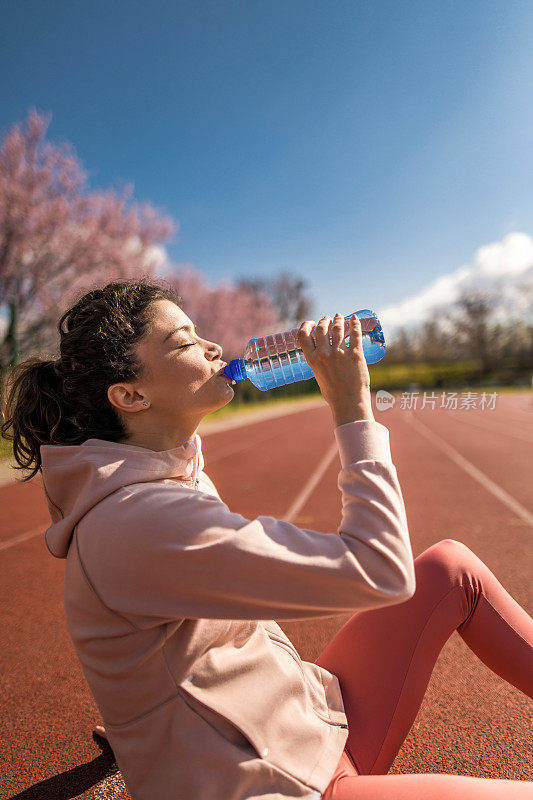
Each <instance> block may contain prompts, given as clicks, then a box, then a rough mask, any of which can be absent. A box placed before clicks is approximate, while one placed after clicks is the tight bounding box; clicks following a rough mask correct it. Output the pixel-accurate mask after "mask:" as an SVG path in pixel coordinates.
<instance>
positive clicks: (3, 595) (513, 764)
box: [0, 393, 533, 800]
mask: <svg viewBox="0 0 533 800" xmlns="http://www.w3.org/2000/svg"><path fill="white" fill-rule="evenodd" d="M437 396H439V393H437ZM419 405H420V402H419ZM437 405H439V403H437ZM376 419H377V420H378V421H380V422H383V423H384V424H385V425H387V427H388V428H389V430H390V434H391V446H392V454H393V460H394V462H395V464H396V466H397V469H398V474H399V478H400V483H401V486H402V489H403V493H404V498H405V503H406V508H407V517H408V521H409V526H410V533H411V541H412V545H413V552H414V555H415V556H417V555H418V554H419V553H421V552H422V551H423V550H424V549H425V548H426V547H429V546H430V545H431V544H433V543H434V542H437V541H439V540H440V539H443V538H454V539H459V540H460V541H462V542H464V543H465V544H467V545H468V546H469V547H470V548H471V549H472V550H474V552H475V553H477V555H478V556H479V557H480V558H482V559H483V560H484V561H485V563H486V564H487V565H488V566H489V567H490V569H491V570H492V571H493V572H494V573H495V575H496V576H497V578H498V579H499V580H500V581H501V583H502V584H503V585H504V586H505V588H506V589H507V590H508V591H509V592H510V593H511V594H512V595H513V597H515V599H516V600H517V601H518V602H519V603H520V604H521V605H522V606H523V607H524V608H525V609H526V610H527V611H528V612H529V613H531V612H532V597H531V594H530V591H531V575H532V571H531V567H532V554H533V553H532V533H533V528H532V526H531V524H530V522H528V521H527V520H528V519H531V514H533V493H532V491H531V486H532V476H533V446H532V445H533V395H532V394H531V393H523V394H514V395H503V394H501V395H499V396H498V399H497V402H496V407H495V409H494V410H487V409H485V410H484V411H481V410H479V409H470V410H459V411H450V410H446V409H439V408H435V409H434V410H433V409H432V408H425V409H423V410H421V409H418V410H415V411H413V412H409V411H407V410H403V409H401V408H400V402H399V396H398V397H397V402H396V406H395V408H394V409H392V410H387V411H384V412H379V411H376ZM428 431H429V433H428ZM432 433H433V434H436V435H437V436H438V437H439V439H438V440H435V439H431V436H432ZM428 436H429V437H430V438H429V439H428ZM202 440H203V448H204V457H205V464H206V466H205V470H206V472H207V473H208V474H209V475H210V476H211V478H212V479H213V480H214V482H215V484H216V485H217V488H218V490H219V492H220V495H221V497H222V498H223V500H224V501H225V502H226V503H227V504H228V506H229V507H230V508H231V509H232V510H235V511H238V512H240V513H242V514H244V515H246V516H247V517H249V518H253V517H255V516H257V515H259V514H265V515H271V516H275V517H279V518H285V515H286V513H287V511H288V509H289V508H290V507H291V505H292V504H293V502H294V500H295V498H297V497H298V495H299V494H300V493H301V491H302V489H303V488H304V487H305V485H306V484H307V482H308V481H309V479H310V478H311V476H312V474H313V472H314V471H315V470H316V467H317V465H318V464H319V463H320V462H321V461H322V460H323V458H324V455H325V454H326V452H327V451H328V449H329V448H330V447H331V445H332V444H333V442H334V437H333V427H332V422H331V415H330V412H329V409H328V408H327V406H326V405H325V403H324V404H322V405H319V406H317V407H316V408H312V409H306V410H302V411H299V412H297V413H295V414H294V413H293V414H290V415H287V416H284V417H278V418H276V419H270V420H266V421H262V422H253V423H247V424H246V426H244V427H241V428H238V429H234V430H227V431H219V432H213V433H209V434H204V435H203V436H202ZM437 442H438V443H440V446H439V445H438V444H437ZM443 443H444V444H443ZM447 446H448V447H450V446H451V448H453V450H449V449H448V450H447V449H446V447H447ZM443 448H444V449H443ZM454 454H458V455H459V456H462V457H463V459H466V462H464V461H461V459H460V458H459V459H457V458H455V456H454ZM458 462H459V463H458ZM465 464H466V467H465ZM468 464H470V465H472V466H473V467H475V468H477V470H478V471H479V472H476V473H475V474H476V475H477V477H478V479H479V480H476V479H475V478H474V477H473V475H472V471H471V470H470V471H468V470H469V469H470V468H469V466H468ZM339 467H340V462H339V458H338V455H335V457H334V458H333V460H332V461H331V462H330V464H329V466H328V467H327V469H326V470H325V472H324V474H323V475H322V477H321V479H320V480H319V482H318V484H317V486H316V488H315V490H314V492H313V493H312V494H311V497H310V499H309V500H308V501H307V502H306V503H305V504H304V505H303V506H302V508H301V509H300V510H299V511H298V513H297V516H296V517H295V518H294V519H293V520H292V521H293V522H294V523H295V524H297V525H300V526H301V527H305V528H313V529H315V530H318V531H324V532H326V531H329V532H330V531H333V530H336V528H337V526H338V524H339V522H340V494H339V490H338V488H337V474H338V470H339ZM465 470H466V471H465ZM484 476H485V477H486V478H488V479H490V481H491V482H492V483H489V484H488V486H489V487H491V488H492V491H490V490H489V488H487V483H486V482H485V483H483V481H485V477H484ZM479 481H482V482H481V483H480V482H479ZM494 486H496V487H499V488H501V489H503V490H504V491H505V492H506V493H507V495H505V497H507V499H508V498H509V497H510V498H511V501H510V502H511V504H512V499H513V498H514V500H515V501H517V502H518V503H519V504H520V506H519V507H518V510H517V507H514V508H512V507H509V505H508V504H506V503H505V502H504V500H503V499H502V496H501V495H498V491H497V489H496V490H495V489H494ZM494 492H496V494H495V493H494ZM528 514H529V515H530V516H529V517H528ZM48 524H49V516H48V512H47V508H46V504H45V500H44V495H43V492H42V488H41V481H40V478H37V479H34V480H33V481H31V482H30V483H28V484H11V485H7V486H3V487H0V548H1V547H2V543H4V544H6V545H8V546H7V547H5V548H4V549H0V575H1V588H0V610H1V623H0V625H1V634H0V635H1V639H0V642H1V647H2V662H3V665H2V673H3V676H2V677H3V681H2V689H1V691H2V694H1V699H2V716H1V718H0V739H1V743H2V753H3V755H2V763H1V766H0V770H1V781H0V786H1V791H0V797H1V799H2V800H5V799H6V798H12V797H17V798H23V799H24V800H48V799H50V800H63V798H73V797H83V798H95V799H97V798H117V799H120V800H125V798H128V797H129V795H128V794H127V792H126V791H125V789H124V788H123V783H122V781H121V778H120V775H119V774H113V773H114V768H113V757H112V753H111V751H110V750H109V748H107V747H106V746H105V745H104V746H103V749H102V746H101V740H100V744H99V743H98V741H95V740H94V739H93V737H92V728H93V726H94V725H95V724H98V723H100V722H101V720H100V717H99V714H98V710H97V708H96V706H95V704H94V701H93V700H92V697H91V695H90V693H89V690H88V688H87V686H86V683H85V679H84V677H83V674H82V671H81V668H80V666H79V663H78V661H77V658H76V655H75V653H74V650H73V647H72V644H71V642H70V639H69V636H68V633H67V630H66V626H65V621H64V612H63V601H62V577H63V570H64V562H63V561H58V560H57V559H55V558H52V556H50V555H49V553H48V551H47V550H46V548H45V545H44V537H43V535H42V533H41V534H40V535H34V536H31V537H30V538H26V539H22V540H17V541H14V540H15V539H16V538H17V537H20V536H21V535H22V534H25V533H28V532H32V531H42V532H44V530H45V529H46V527H48ZM347 619H348V617H347V616H343V617H335V618H331V619H327V620H323V621H315V620H310V621H308V622H305V623H287V622H285V623H281V624H282V627H283V628H284V630H285V631H286V633H287V634H288V635H289V636H290V638H291V639H292V640H293V641H294V643H295V645H296V647H297V648H298V650H299V651H300V654H301V656H302V657H303V658H304V659H306V660H309V661H312V660H314V659H315V658H316V657H317V656H318V654H319V653H320V651H321V650H322V648H323V647H324V645H325V644H326V643H327V642H328V641H329V640H330V639H331V637H332V636H333V635H334V634H335V633H336V631H337V630H338V629H339V628H340V627H341V625H342V624H343V623H344V622H345V621H346V620H347ZM531 712H532V704H531V702H530V701H529V700H528V699H527V698H526V697H525V696H524V695H523V694H522V693H521V692H519V691H518V690H517V689H515V688H514V687H512V686H510V685H508V684H507V683H505V682H504V681H503V680H502V679H501V678H499V677H498V676H496V675H494V674H493V673H491V672H490V670H489V669H488V668H487V667H486V666H485V665H484V664H482V663H480V662H479V661H478V660H477V659H476V658H475V656H474V655H473V654H472V653H471V652H470V651H469V649H468V648H467V646H466V645H465V644H464V642H463V641H462V639H461V638H460V637H459V636H458V635H457V634H455V633H454V634H453V635H452V637H451V639H450V640H449V641H448V643H447V644H446V646H445V647H444V649H443V651H442V653H441V655H440V657H439V659H438V661H437V665H436V667H435V670H434V672H433V676H432V678H431V681H430V684H429V687H428V691H427V693H426V697H425V699H424V702H423V704H422V708H421V709H420V713H419V715H418V717H417V719H416V721H415V723H414V725H413V728H412V729H411V732H410V734H409V736H408V737H407V739H406V741H405V744H404V747H403V748H402V751H401V752H400V754H399V755H398V757H397V759H396V761H395V763H394V766H393V768H392V770H391V772H394V773H397V772H453V773H456V774H463V775H477V776H480V777H501V778H521V779H528V780H532V779H533V774H532V769H531V764H532V758H531V756H532V743H531V732H530V726H531ZM154 800H156V798H154Z"/></svg>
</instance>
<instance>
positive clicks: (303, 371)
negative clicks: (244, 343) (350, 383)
mask: <svg viewBox="0 0 533 800" xmlns="http://www.w3.org/2000/svg"><path fill="white" fill-rule="evenodd" d="M356 313H357V316H358V317H359V320H360V322H361V330H362V333H363V351H364V354H365V358H366V361H367V363H369V364H372V363H376V361H379V360H380V359H381V358H383V355H384V353H385V339H384V337H383V332H382V330H381V325H380V323H379V320H378V319H377V317H376V316H375V315H374V312H372V311H369V310H367V309H365V310H363V311H358V312H356ZM365 314H366V315H367V316H365ZM350 316H351V315H350ZM298 330H299V329H298V328H293V329H292V330H290V331H286V332H285V333H275V334H272V335H270V336H263V337H258V338H257V339H253V340H252V341H251V342H250V343H249V345H248V347H247V348H246V352H245V353H244V361H245V363H246V374H247V377H248V378H249V379H250V380H251V381H252V383H253V384H254V385H255V386H256V387H257V388H259V389H262V390H263V391H266V390H267V389H272V388H274V387H276V386H284V385H285V384H287V383H294V382H295V381H300V380H307V379H309V378H312V377H313V371H312V370H311V368H310V366H309V364H308V363H307V361H306V360H305V356H304V354H303V352H302V349H301V347H300V344H299V342H298ZM313 330H314V328H313V329H312V331H313ZM312 331H311V332H312ZM349 333H350V322H349V317H348V318H345V321H344V341H345V344H346V345H347V344H348V342H349ZM331 341H332V340H331V337H330V343H331Z"/></svg>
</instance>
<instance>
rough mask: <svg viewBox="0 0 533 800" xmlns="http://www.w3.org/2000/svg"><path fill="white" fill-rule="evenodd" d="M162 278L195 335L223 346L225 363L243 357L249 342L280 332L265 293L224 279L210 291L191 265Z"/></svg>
mask: <svg viewBox="0 0 533 800" xmlns="http://www.w3.org/2000/svg"><path fill="white" fill-rule="evenodd" d="M165 277H166V280H167V282H168V283H170V284H171V285H172V286H173V287H174V288H175V289H177V291H178V292H179V294H180V296H181V298H182V300H183V303H182V307H183V310H184V311H185V312H186V313H187V314H188V315H189V317H190V318H191V319H192V321H193V322H194V323H195V325H196V328H197V330H198V333H199V334H200V335H201V336H203V337H204V338H206V339H210V340H211V341H215V342H218V343H219V344H220V345H222V347H223V358H224V360H225V361H229V360H230V359H232V358H238V357H240V356H242V353H243V350H244V346H245V345H246V343H247V341H248V339H251V338H252V337H255V336H265V335H266V334H269V333H274V332H276V331H279V330H282V325H283V322H282V320H281V317H280V315H279V311H278V310H277V308H276V307H275V306H274V304H273V303H272V300H271V298H270V297H269V295H268V294H267V293H266V292H264V291H259V290H256V289H253V288H245V287H240V286H232V285H231V283H230V282H229V281H227V280H225V281H222V283H221V284H220V285H219V286H217V287H213V288H211V287H210V286H209V285H208V284H207V282H206V280H205V278H204V277H203V275H202V273H201V272H200V271H199V270H195V269H194V268H193V267H192V266H191V265H190V264H185V265H182V266H181V267H179V268H177V269H176V270H175V271H174V272H173V273H171V274H170V275H168V276H165Z"/></svg>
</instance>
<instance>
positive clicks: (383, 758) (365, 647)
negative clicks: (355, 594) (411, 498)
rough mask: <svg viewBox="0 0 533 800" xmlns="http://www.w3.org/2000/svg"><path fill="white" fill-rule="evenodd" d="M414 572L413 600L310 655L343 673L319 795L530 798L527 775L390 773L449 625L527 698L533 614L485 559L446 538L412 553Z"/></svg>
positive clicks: (353, 622)
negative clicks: (341, 726)
mask: <svg viewBox="0 0 533 800" xmlns="http://www.w3.org/2000/svg"><path fill="white" fill-rule="evenodd" d="M415 571H416V591H415V593H414V595H413V596H412V597H411V598H410V599H409V600H407V601H405V602H404V603H399V604H397V605H394V606H387V607H386V608H378V609H374V610H371V611H361V612H358V613H356V614H354V615H353V616H352V617H351V619H349V620H348V622H346V623H345V625H343V627H342V628H341V629H340V630H339V632H338V633H337V634H336V636H335V637H334V638H333V639H332V640H331V642H330V643H329V644H328V645H327V647H326V648H325V649H324V650H323V652H322V653H321V654H320V656H319V657H318V658H317V660H316V663H317V664H319V665H320V666H321V667H324V668H325V669H327V670H328V671H329V672H331V673H332V674H334V675H336V676H337V678H338V679H339V684H340V687H341V691H342V697H343V701H344V707H345V712H346V716H347V718H348V724H349V731H350V732H349V735H348V739H347V742H346V747H345V750H344V752H343V754H342V756H341V759H340V761H339V764H338V766H337V768H336V770H335V774H334V775H333V777H332V779H331V782H330V783H329V785H328V787H327V789H326V791H325V792H324V794H323V795H322V800H452V799H453V800H455V798H457V800H459V799H460V800H492V799H493V798H494V800H496V798H498V800H503V799H504V798H505V800H509V798H516V800H526V798H528V800H532V798H533V782H530V781H515V780H498V779H492V778H490V779H487V778H470V777H464V776H461V775H445V774H442V775H441V774H434V773H425V774H413V775H387V774H386V773H387V772H388V770H389V769H390V767H391V764H392V762H393V761H394V758H395V757H396V754H397V753H398V751H399V749H400V747H401V745H402V743H403V741H404V739H405V737H406V736H407V734H408V733H409V730H410V729H411V726H412V724H413V722H414V721H415V718H416V715H417V713H418V710H419V708H420V704H421V702H422V699H423V697H424V693H425V691H426V688H427V685H428V683H429V679H430V677H431V673H432V671H433V667H434V665H435V662H436V660H437V657H438V655H439V653H440V651H441V649H442V647H443V646H444V644H445V643H446V641H447V639H448V638H449V637H450V635H451V634H452V632H453V631H455V630H457V632H458V633H459V635H460V636H461V637H462V639H463V640H464V641H465V642H466V643H467V645H468V646H469V647H470V649H471V650H472V651H473V652H474V653H475V654H476V655H477V656H478V658H480V659H481V661H483V663H485V664H486V665H487V666H488V667H490V669H491V670H493V671H494V672H495V673H497V674H498V675H500V676H501V677H502V678H504V679H505V680H506V681H508V682H509V683H511V684H512V685H513V686H516V687H517V688H518V689H520V690H521V691H522V692H524V693H525V694H526V695H528V696H529V697H533V620H532V619H531V617H529V615H528V614H527V613H526V612H525V611H524V609H523V608H521V606H519V605H518V603H517V602H516V601H515V600H513V598H512V597H511V596H510V595H509V594H508V592H506V591H505V589H504V588H503V586H502V585H501V584H500V583H499V582H498V580H497V579H496V577H495V576H494V575H493V574H492V572H491V571H490V570H489V568H488V567H487V566H486V565H485V564H484V563H483V561H481V559H479V558H478V557H477V556H476V555H475V554H474V553H473V552H472V551H471V550H470V549H469V548H468V547H466V545H464V544H462V543H461V542H456V541H454V540H453V539H444V540H443V541H441V542H438V543H437V544H435V545H433V546H432V547H429V548H428V549H427V550H425V551H424V552H423V553H422V554H421V555H419V556H418V558H416V559H415Z"/></svg>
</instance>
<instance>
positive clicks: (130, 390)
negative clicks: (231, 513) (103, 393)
mask: <svg viewBox="0 0 533 800" xmlns="http://www.w3.org/2000/svg"><path fill="white" fill-rule="evenodd" d="M107 398H108V400H109V402H110V403H111V405H113V406H115V408H117V409H118V410H119V411H124V412H126V413H128V412H132V411H142V410H143V409H145V408H146V406H143V401H145V400H146V398H145V397H144V396H143V395H142V394H139V392H137V391H136V389H135V387H134V386H133V384H131V383H114V384H113V385H112V386H110V387H109V389H108V390H107Z"/></svg>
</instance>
